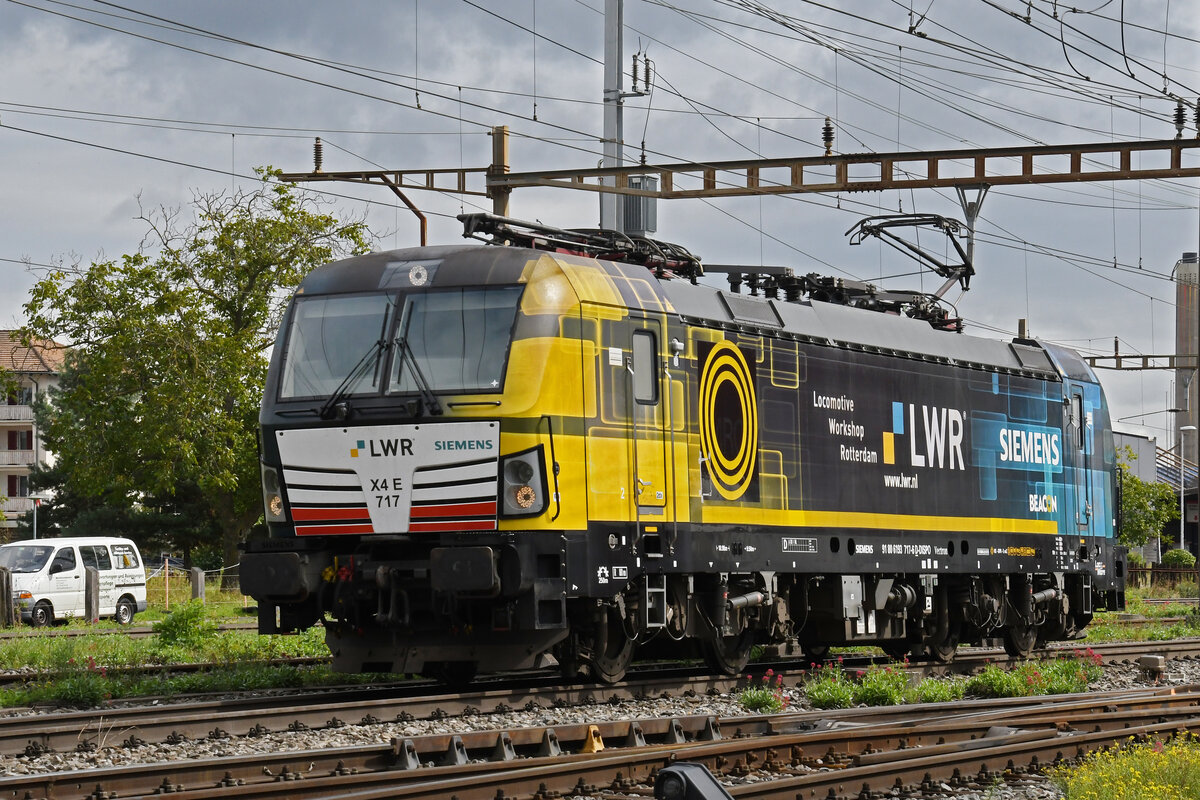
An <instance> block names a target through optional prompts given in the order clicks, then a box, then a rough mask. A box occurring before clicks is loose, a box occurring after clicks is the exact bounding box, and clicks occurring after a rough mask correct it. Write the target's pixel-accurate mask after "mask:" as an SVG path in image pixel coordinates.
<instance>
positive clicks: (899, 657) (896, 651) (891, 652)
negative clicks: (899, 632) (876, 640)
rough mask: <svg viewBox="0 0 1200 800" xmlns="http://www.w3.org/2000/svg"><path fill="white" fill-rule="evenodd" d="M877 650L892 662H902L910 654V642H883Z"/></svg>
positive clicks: (911, 647)
mask: <svg viewBox="0 0 1200 800" xmlns="http://www.w3.org/2000/svg"><path fill="white" fill-rule="evenodd" d="M879 649H880V650H882V651H883V652H884V655H886V656H887V657H888V658H890V659H892V660H893V661H904V660H905V659H907V658H908V657H909V655H910V654H911V653H912V649H913V646H912V642H909V641H907V640H901V641H891V642H883V643H882V644H880V645H879Z"/></svg>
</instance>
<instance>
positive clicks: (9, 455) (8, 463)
mask: <svg viewBox="0 0 1200 800" xmlns="http://www.w3.org/2000/svg"><path fill="white" fill-rule="evenodd" d="M33 461H34V459H33V451H32V450H0V467H13V466H17V467H28V466H33Z"/></svg>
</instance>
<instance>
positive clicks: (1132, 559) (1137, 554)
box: [1125, 550, 1146, 569]
mask: <svg viewBox="0 0 1200 800" xmlns="http://www.w3.org/2000/svg"><path fill="white" fill-rule="evenodd" d="M1125 561H1126V564H1127V565H1128V566H1130V567H1133V568H1134V569H1139V568H1141V567H1144V566H1146V559H1145V558H1143V557H1142V553H1141V551H1140V550H1130V551H1129V554H1128V555H1127V556H1126V558H1125Z"/></svg>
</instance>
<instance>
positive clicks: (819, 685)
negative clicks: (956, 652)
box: [804, 650, 1102, 708]
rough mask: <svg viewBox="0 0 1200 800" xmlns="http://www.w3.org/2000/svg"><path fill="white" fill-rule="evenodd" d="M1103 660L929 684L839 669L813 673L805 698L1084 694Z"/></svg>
mask: <svg viewBox="0 0 1200 800" xmlns="http://www.w3.org/2000/svg"><path fill="white" fill-rule="evenodd" d="M1101 672H1102V668H1101V666H1100V657H1099V656H1098V655H1096V654H1095V653H1093V652H1091V651H1090V650H1087V651H1076V652H1075V653H1074V654H1073V655H1072V656H1068V657H1062V658H1056V659H1053V660H1050V661H1031V662H1027V663H1025V664H1022V665H1020V666H1019V667H1017V668H1015V669H1012V670H1005V669H1001V668H1000V667H998V666H996V665H994V664H992V665H989V666H988V667H987V668H985V669H984V670H983V672H981V673H979V674H978V675H973V676H971V677H970V678H965V679H964V678H926V679H924V680H921V681H919V682H916V683H912V682H911V681H910V679H909V676H908V673H906V672H904V671H903V670H899V669H896V668H894V667H891V666H878V665H876V666H873V667H871V668H870V669H868V670H865V671H859V672H857V673H856V674H855V675H853V676H850V675H848V674H847V673H846V671H845V670H844V669H842V667H841V662H838V663H837V664H824V665H822V666H820V667H818V668H817V669H815V670H813V672H812V674H811V675H810V676H809V678H808V680H807V681H806V682H805V684H804V693H805V694H806V695H807V696H808V700H809V702H810V703H811V704H812V705H813V707H814V708H849V707H851V706H856V705H867V706H894V705H901V704H903V703H948V702H952V701H955V700H961V699H962V698H963V697H1029V696H1032V695H1043V694H1073V693H1078V692H1085V691H1087V689H1088V686H1089V685H1090V683H1091V682H1092V681H1095V680H1097V679H1099V678H1100V675H1101Z"/></svg>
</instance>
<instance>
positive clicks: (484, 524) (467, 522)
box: [408, 519, 496, 533]
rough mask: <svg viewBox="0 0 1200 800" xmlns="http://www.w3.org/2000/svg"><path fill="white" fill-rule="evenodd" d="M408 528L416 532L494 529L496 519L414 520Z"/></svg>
mask: <svg viewBox="0 0 1200 800" xmlns="http://www.w3.org/2000/svg"><path fill="white" fill-rule="evenodd" d="M408 529H409V530H410V531H413V532H414V533H434V532H440V531H494V530H496V520H494V519H460V520H450V521H448V522H412V523H409V526H408Z"/></svg>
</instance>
